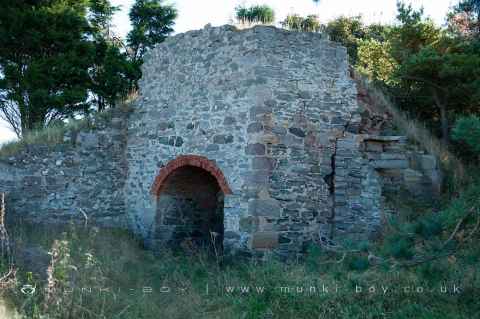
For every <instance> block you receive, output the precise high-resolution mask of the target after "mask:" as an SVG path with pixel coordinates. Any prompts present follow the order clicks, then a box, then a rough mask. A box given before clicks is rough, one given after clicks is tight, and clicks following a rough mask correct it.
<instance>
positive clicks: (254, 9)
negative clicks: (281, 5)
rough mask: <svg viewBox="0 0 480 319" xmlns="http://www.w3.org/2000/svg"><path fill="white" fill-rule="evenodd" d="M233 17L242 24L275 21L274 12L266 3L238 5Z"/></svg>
mask: <svg viewBox="0 0 480 319" xmlns="http://www.w3.org/2000/svg"><path fill="white" fill-rule="evenodd" d="M235 18H236V19H237V21H238V22H239V23H242V24H249V23H262V24H269V23H272V22H273V21H275V12H274V11H273V9H272V8H270V7H269V6H267V5H255V6H251V7H245V6H238V7H236V8H235Z"/></svg>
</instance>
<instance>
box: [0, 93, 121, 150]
mask: <svg viewBox="0 0 480 319" xmlns="http://www.w3.org/2000/svg"><path fill="white" fill-rule="evenodd" d="M129 103H130V102H129V101H128V100H127V101H125V102H122V103H121V104H119V106H118V107H117V108H115V109H107V110H104V111H102V112H96V113H93V115H90V116H88V117H83V118H80V119H74V118H70V119H68V120H67V121H58V122H56V123H54V124H52V125H49V126H48V127H45V128H40V129H34V130H30V131H28V132H27V133H26V134H24V136H23V137H22V139H20V140H18V141H12V142H9V143H5V144H3V145H2V146H1V147H0V158H2V157H3V158H6V157H9V156H14V155H17V154H18V153H19V152H21V151H22V150H25V149H26V148H28V146H33V145H36V146H39V145H40V146H47V147H50V148H52V149H54V148H55V147H57V146H59V145H71V141H70V139H69V138H68V136H69V134H68V133H70V134H75V133H78V132H80V131H86V130H96V129H105V128H107V127H108V125H109V123H110V122H111V119H112V115H113V112H124V113H128V112H130V105H129Z"/></svg>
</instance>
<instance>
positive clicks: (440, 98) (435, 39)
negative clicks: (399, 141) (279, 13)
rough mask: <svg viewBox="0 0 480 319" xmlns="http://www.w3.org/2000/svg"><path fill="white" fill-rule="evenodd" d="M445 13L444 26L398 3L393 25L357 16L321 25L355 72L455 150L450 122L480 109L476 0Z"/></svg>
mask: <svg viewBox="0 0 480 319" xmlns="http://www.w3.org/2000/svg"><path fill="white" fill-rule="evenodd" d="M449 17H450V18H449V26H448V27H447V28H444V29H443V28H440V27H437V26H436V25H435V24H434V23H433V22H432V21H431V20H429V19H428V18H425V17H424V14H423V10H414V9H413V8H412V7H411V6H407V5H405V4H403V3H401V2H399V3H398V15H397V23H396V24H393V25H368V26H367V25H364V24H363V22H362V21H361V19H360V18H359V17H353V18H348V17H340V18H337V19H335V20H334V21H332V22H330V23H329V24H328V25H327V26H326V29H325V30H326V32H327V33H328V34H329V36H330V38H331V39H332V40H333V41H337V42H340V43H342V44H343V45H344V46H346V47H347V49H348V53H349V56H350V61H351V64H352V66H353V67H354V68H355V69H356V70H357V71H358V72H359V73H361V74H363V75H365V76H367V77H368V78H369V79H370V80H372V81H373V82H374V83H375V85H376V86H377V87H379V88H380V89H382V90H383V91H384V92H385V93H386V94H387V96H389V97H390V98H391V100H392V102H393V103H394V104H396V105H398V106H399V109H400V110H402V111H403V112H406V113H407V114H408V116H409V117H410V118H412V119H414V120H416V121H419V122H421V123H424V124H425V125H426V127H427V128H428V129H429V130H431V131H432V132H433V134H434V135H435V136H438V137H441V139H442V143H443V144H444V146H445V147H446V148H450V150H451V151H454V152H455V151H456V150H457V149H458V148H455V147H454V145H451V144H450V143H449V136H450V133H451V128H452V126H453V125H452V124H453V123H454V122H455V120H456V119H457V118H459V117H463V116H467V115H475V114H478V113H479V112H480V109H479V107H480V104H479V101H480V95H479V94H480V93H479V92H480V82H479V80H478V79H480V41H479V38H478V34H479V33H478V25H479V19H478V4H477V1H470V0H467V1H460V3H459V4H458V5H457V6H456V7H455V8H454V10H453V11H452V13H450V14H449ZM461 17H467V18H466V19H460V18H461ZM461 30H463V32H461ZM458 155H459V156H462V154H461V153H459V154H458Z"/></svg>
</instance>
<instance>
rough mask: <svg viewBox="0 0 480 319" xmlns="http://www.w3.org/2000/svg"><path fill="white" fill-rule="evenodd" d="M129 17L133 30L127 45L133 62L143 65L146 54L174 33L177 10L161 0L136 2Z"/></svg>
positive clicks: (138, 0)
mask: <svg viewBox="0 0 480 319" xmlns="http://www.w3.org/2000/svg"><path fill="white" fill-rule="evenodd" d="M129 16H130V21H131V23H132V30H131V31H130V32H129V33H128V35H127V44H128V47H129V49H130V55H131V58H132V60H133V61H134V62H135V63H137V64H141V62H142V59H143V56H144V54H145V52H146V51H147V50H148V49H151V48H153V47H154V46H155V44H157V43H161V42H163V41H164V40H165V38H166V37H167V36H168V35H170V34H171V33H172V32H173V25H174V24H175V18H176V17H177V10H176V9H175V8H174V7H173V6H170V5H164V4H162V1H161V0H136V1H135V4H134V5H133V7H132V9H131V10H130V14H129Z"/></svg>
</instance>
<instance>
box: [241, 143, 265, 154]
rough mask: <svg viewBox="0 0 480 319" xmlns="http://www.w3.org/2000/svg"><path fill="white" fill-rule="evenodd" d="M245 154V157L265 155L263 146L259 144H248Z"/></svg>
mask: <svg viewBox="0 0 480 319" xmlns="http://www.w3.org/2000/svg"><path fill="white" fill-rule="evenodd" d="M245 153H246V154H247V155H265V145H263V144H260V143H254V144H248V145H247V147H246V149H245Z"/></svg>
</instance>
